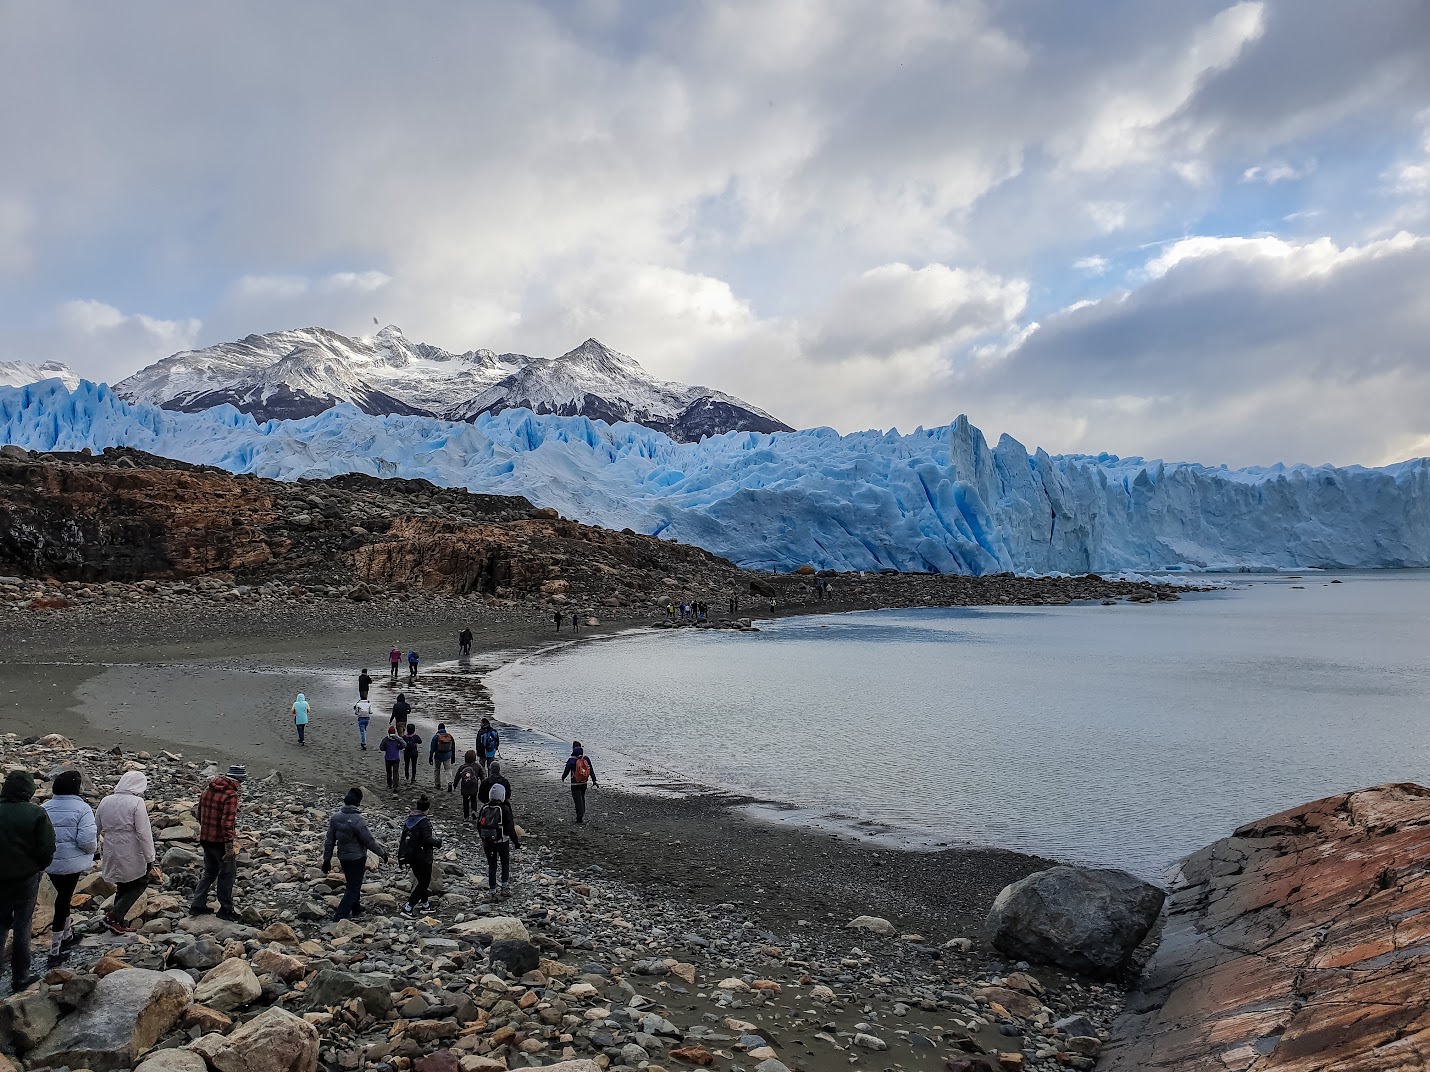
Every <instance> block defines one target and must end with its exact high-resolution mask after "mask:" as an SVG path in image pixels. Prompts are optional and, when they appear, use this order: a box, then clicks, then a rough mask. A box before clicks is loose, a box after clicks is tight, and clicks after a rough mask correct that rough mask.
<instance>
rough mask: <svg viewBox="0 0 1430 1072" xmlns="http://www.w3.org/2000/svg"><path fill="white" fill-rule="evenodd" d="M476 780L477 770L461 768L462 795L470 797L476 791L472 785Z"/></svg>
mask: <svg viewBox="0 0 1430 1072" xmlns="http://www.w3.org/2000/svg"><path fill="white" fill-rule="evenodd" d="M476 780H477V769H476V768H475V767H463V768H462V795H463V796H471V795H472V794H473V793H475V792H476V791H477V787H476V785H475V784H474V783H475V782H476Z"/></svg>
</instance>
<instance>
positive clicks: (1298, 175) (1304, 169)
mask: <svg viewBox="0 0 1430 1072" xmlns="http://www.w3.org/2000/svg"><path fill="white" fill-rule="evenodd" d="M1315 170H1316V165H1315V163H1314V162H1311V163H1307V164H1303V165H1300V166H1297V165H1296V164H1288V163H1287V162H1286V161H1284V160H1272V161H1269V162H1268V163H1265V164H1256V165H1254V166H1252V167H1249V168H1247V169H1246V170H1245V171H1243V172H1242V173H1241V181H1242V182H1264V183H1265V184H1266V185H1267V186H1274V185H1276V184H1277V183H1278V182H1293V181H1295V180H1296V179H1304V178H1305V177H1306V176H1307V175H1309V174H1311V173H1312V172H1313V171H1315Z"/></svg>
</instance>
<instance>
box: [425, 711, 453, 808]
mask: <svg viewBox="0 0 1430 1072" xmlns="http://www.w3.org/2000/svg"><path fill="white" fill-rule="evenodd" d="M427 762H428V763H429V764H430V765H431V766H432V767H433V768H434V769H435V770H436V772H437V788H438V789H441V788H442V785H443V783H442V775H443V774H446V775H447V792H449V793H450V792H451V791H452V785H453V784H455V783H453V782H452V776H451V772H452V765H453V764H454V763H456V762H457V738H455V737H453V736H452V735H451V734H450V733H448V732H447V723H445V722H439V723H437V732H436V733H434V734H432V740H431V741H430V742H429V743H428V745H427Z"/></svg>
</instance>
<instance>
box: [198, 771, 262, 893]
mask: <svg viewBox="0 0 1430 1072" xmlns="http://www.w3.org/2000/svg"><path fill="white" fill-rule="evenodd" d="M247 777H248V768H247V767H243V766H240V765H239V764H237V763H234V764H232V765H230V767H229V768H228V770H227V771H225V772H224V773H223V774H220V775H219V776H218V777H217V778H211V779H209V784H208V785H207V786H205V788H204V791H203V792H202V793H200V794H199V846H200V847H201V848H202V849H203V850H204V873H203V874H202V875H201V876H199V883H198V885H197V886H196V887H195V888H194V897H193V900H192V901H190V902H189V915H191V916H201V915H203V914H204V913H206V912H207V911H208V910H209V889H210V888H211V887H212V886H214V885H215V882H216V883H217V885H218V916H219V919H226V920H237V919H238V913H237V912H235V911H234V910H233V882H234V879H235V878H236V877H237V875H238V798H239V791H240V790H241V789H242V788H243V780H244V779H245V778H247Z"/></svg>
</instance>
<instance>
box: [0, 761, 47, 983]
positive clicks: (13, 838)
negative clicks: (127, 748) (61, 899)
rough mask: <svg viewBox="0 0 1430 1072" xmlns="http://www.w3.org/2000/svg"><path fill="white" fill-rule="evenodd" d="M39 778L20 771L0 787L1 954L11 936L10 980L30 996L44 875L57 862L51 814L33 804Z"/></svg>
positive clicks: (10, 774)
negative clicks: (32, 954)
mask: <svg viewBox="0 0 1430 1072" xmlns="http://www.w3.org/2000/svg"><path fill="white" fill-rule="evenodd" d="M34 795H35V776H34V775H33V774H31V773H30V772H29V771H24V770H16V771H11V772H10V773H9V774H7V775H5V784H4V786H3V787H0V950H2V949H3V948H4V946H5V938H6V935H7V934H13V936H14V940H13V943H12V948H11V950H10V978H11V980H12V982H13V984H14V985H13V990H14V992H15V993H17V994H18V993H19V992H20V991H22V990H28V989H29V988H30V987H31V986H33V985H34V984H35V983H36V982H37V981H38V980H39V976H38V975H35V974H34V973H33V972H31V971H30V938H31V932H32V930H33V926H34V919H35V899H36V897H38V895H39V892H40V875H41V873H42V872H43V871H44V870H45V869H46V868H47V867H49V866H50V864H51V863H53V862H54V858H55V828H54V826H53V825H52V824H51V823H50V816H49V813H48V812H46V811H45V809H44V808H42V807H40V806H39V805H38V804H35V803H32V802H31V800H30V798H31V797H33V796H34Z"/></svg>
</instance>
